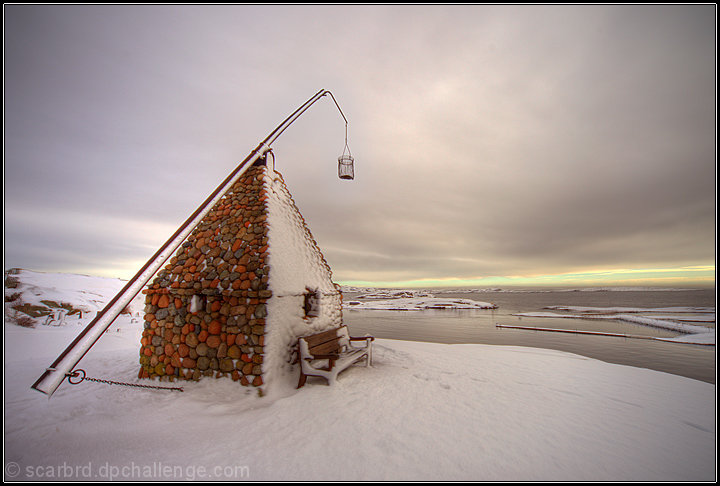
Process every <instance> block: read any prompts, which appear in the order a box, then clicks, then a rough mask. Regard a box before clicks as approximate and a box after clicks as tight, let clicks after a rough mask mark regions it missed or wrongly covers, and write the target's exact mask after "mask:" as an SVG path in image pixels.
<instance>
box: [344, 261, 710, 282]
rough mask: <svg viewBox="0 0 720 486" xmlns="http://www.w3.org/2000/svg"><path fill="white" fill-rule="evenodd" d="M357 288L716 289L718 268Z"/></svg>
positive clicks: (596, 271) (598, 272)
mask: <svg viewBox="0 0 720 486" xmlns="http://www.w3.org/2000/svg"><path fill="white" fill-rule="evenodd" d="M339 283H341V284H343V285H348V286H356V287H473V286H481V287H485V286H503V285H506V286H523V285H525V286H547V287H550V286H557V287H566V286H571V285H586V286H628V285H632V286H663V287H666V286H669V285H679V286H700V287H714V286H715V265H691V266H684V267H675V268H614V269H592V270H585V271H581V272H569V273H561V274H546V275H511V276H489V277H476V278H459V277H448V278H437V279H429V278H428V279H417V280H401V281H400V280H399V281H360V280H352V281H349V280H348V281H341V282H339Z"/></svg>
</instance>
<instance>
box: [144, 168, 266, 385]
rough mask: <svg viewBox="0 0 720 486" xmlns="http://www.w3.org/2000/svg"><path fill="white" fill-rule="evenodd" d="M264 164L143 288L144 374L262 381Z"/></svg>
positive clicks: (235, 188)
mask: <svg viewBox="0 0 720 486" xmlns="http://www.w3.org/2000/svg"><path fill="white" fill-rule="evenodd" d="M264 170H265V168H264V167H260V166H257V167H251V168H250V169H248V170H247V172H246V173H245V175H244V176H243V177H242V178H241V179H240V180H239V181H238V182H237V183H236V184H235V186H233V188H232V189H231V190H230V191H229V193H228V194H227V195H226V196H225V197H223V199H221V200H220V201H219V202H218V203H217V204H216V205H215V207H213V209H212V210H211V211H210V213H209V214H208V215H207V216H206V217H205V218H204V219H203V221H202V222H201V223H200V224H199V225H198V227H197V228H195V230H194V231H193V232H192V233H191V234H190V236H188V238H187V240H186V241H185V242H184V243H183V244H182V246H181V247H180V248H179V249H178V251H177V252H176V254H175V255H174V256H173V257H172V258H171V259H170V260H169V263H168V264H167V265H166V266H165V267H164V268H163V269H161V270H160V271H159V272H158V274H157V276H156V277H155V279H154V280H153V281H152V283H151V284H149V286H148V288H147V289H146V290H143V293H145V294H146V300H145V303H146V305H145V324H144V330H143V334H142V339H141V348H140V364H141V369H140V373H139V376H140V377H142V378H157V377H159V378H161V379H169V380H171V381H172V380H173V379H176V378H177V379H188V380H197V379H199V378H201V377H203V376H215V377H221V376H230V377H232V379H233V380H237V381H240V382H241V383H242V384H244V385H249V384H252V385H254V386H261V385H262V384H263V378H262V363H263V356H264V345H265V343H264V340H265V318H266V315H267V301H268V299H269V298H270V297H271V296H272V292H271V291H270V290H269V289H268V279H269V270H270V268H269V265H268V236H267V232H268V231H267V222H266V220H267V212H266V209H267V208H266V202H265V201H266V200H267V196H266V194H265V190H264V188H263V182H262V180H263V178H262V175H263V171H264Z"/></svg>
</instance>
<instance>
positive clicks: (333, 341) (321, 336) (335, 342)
mask: <svg viewBox="0 0 720 486" xmlns="http://www.w3.org/2000/svg"><path fill="white" fill-rule="evenodd" d="M347 344H348V331H347V326H342V327H339V328H336V329H330V330H328V331H323V332H320V333H317V334H313V335H311V336H303V337H301V338H300V346H301V347H302V348H304V351H305V352H307V353H309V354H311V355H312V356H315V355H319V354H338V353H340V352H341V351H342V349H343V348H344V347H345V346H347Z"/></svg>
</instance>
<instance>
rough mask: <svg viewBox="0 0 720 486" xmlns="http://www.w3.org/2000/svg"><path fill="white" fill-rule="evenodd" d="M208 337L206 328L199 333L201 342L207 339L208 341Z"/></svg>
mask: <svg viewBox="0 0 720 486" xmlns="http://www.w3.org/2000/svg"><path fill="white" fill-rule="evenodd" d="M207 338H208V332H207V331H206V330H205V329H203V330H202V331H200V333H199V334H198V341H200V342H201V343H204V342H205V341H207Z"/></svg>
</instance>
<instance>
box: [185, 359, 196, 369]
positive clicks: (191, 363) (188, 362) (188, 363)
mask: <svg viewBox="0 0 720 486" xmlns="http://www.w3.org/2000/svg"><path fill="white" fill-rule="evenodd" d="M195 366H197V362H196V361H195V360H194V359H192V358H183V360H182V367H183V368H195Z"/></svg>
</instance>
